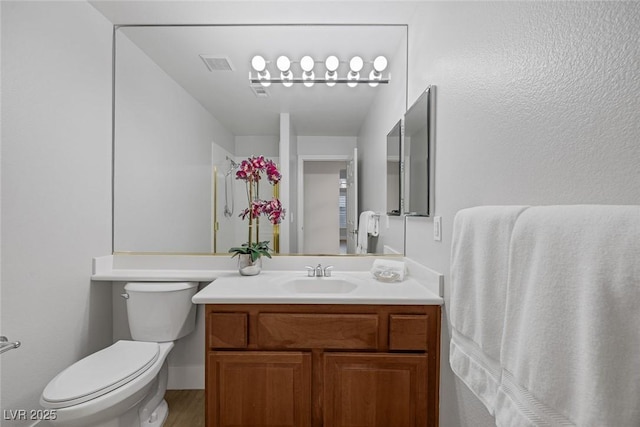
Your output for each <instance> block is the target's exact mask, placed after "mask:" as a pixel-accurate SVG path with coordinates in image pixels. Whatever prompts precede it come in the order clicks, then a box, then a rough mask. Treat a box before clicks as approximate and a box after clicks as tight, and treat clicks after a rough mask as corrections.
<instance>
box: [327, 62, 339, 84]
mask: <svg viewBox="0 0 640 427" xmlns="http://www.w3.org/2000/svg"><path fill="white" fill-rule="evenodd" d="M324 65H325V67H327V72H326V73H325V74H324V78H325V80H336V79H337V78H338V73H337V72H336V70H337V69H338V67H339V66H340V60H339V59H338V57H337V56H334V55H331V56H329V57H328V58H327V59H326V60H325V61H324ZM335 85H336V82H335V81H331V82H330V81H327V86H329V87H333V86H335Z"/></svg>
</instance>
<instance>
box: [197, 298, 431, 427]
mask: <svg viewBox="0 0 640 427" xmlns="http://www.w3.org/2000/svg"><path fill="white" fill-rule="evenodd" d="M206 316H207V319H206V340H207V344H206V352H207V354H206V425H207V427H232V426H233V427H249V426H251V427H263V426H264V427H267V426H270V427H274V426H277V427H356V426H357V427H436V426H437V425H438V388H439V359H440V355H439V349H440V306H419V305H415V306H413V305H411V306H409V305H397V306H394V305H306V304H304V305H302V304H301V305H277V304H276V305H271V304H269V305H258V304H255V305H254V304H246V305H245V304H220V305H217V304H209V305H207V307H206Z"/></svg>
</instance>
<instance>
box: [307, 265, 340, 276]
mask: <svg viewBox="0 0 640 427" xmlns="http://www.w3.org/2000/svg"><path fill="white" fill-rule="evenodd" d="M304 268H306V269H307V276H308V277H331V270H333V265H329V266H326V267H325V268H322V264H318V265H317V266H316V267H311V266H310V265H307V266H305V267H304Z"/></svg>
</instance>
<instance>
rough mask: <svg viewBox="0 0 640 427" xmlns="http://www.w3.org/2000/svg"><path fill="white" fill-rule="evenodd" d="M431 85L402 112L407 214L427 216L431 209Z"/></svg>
mask: <svg viewBox="0 0 640 427" xmlns="http://www.w3.org/2000/svg"><path fill="white" fill-rule="evenodd" d="M430 96H431V88H427V89H426V90H425V91H424V92H423V93H422V95H420V97H419V98H418V99H417V100H416V102H415V103H414V104H413V105H412V106H411V107H410V108H409V110H408V111H407V113H406V114H405V116H404V132H405V133H404V138H403V157H404V206H405V213H406V214H407V215H416V216H429V214H430V210H431V209H433V202H432V200H433V190H432V185H433V179H432V176H431V174H432V161H433V160H432V157H433V156H432V148H433V147H432V144H431V142H432V141H431V139H432V138H431V126H430V117H429V114H430V105H431V99H430Z"/></svg>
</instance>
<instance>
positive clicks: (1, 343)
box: [0, 336, 20, 354]
mask: <svg viewBox="0 0 640 427" xmlns="http://www.w3.org/2000/svg"><path fill="white" fill-rule="evenodd" d="M18 347H20V341H14V342H9V340H8V339H7V337H5V336H0V354H2V353H4V352H6V351H9V350H13V349H14V348H18Z"/></svg>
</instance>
